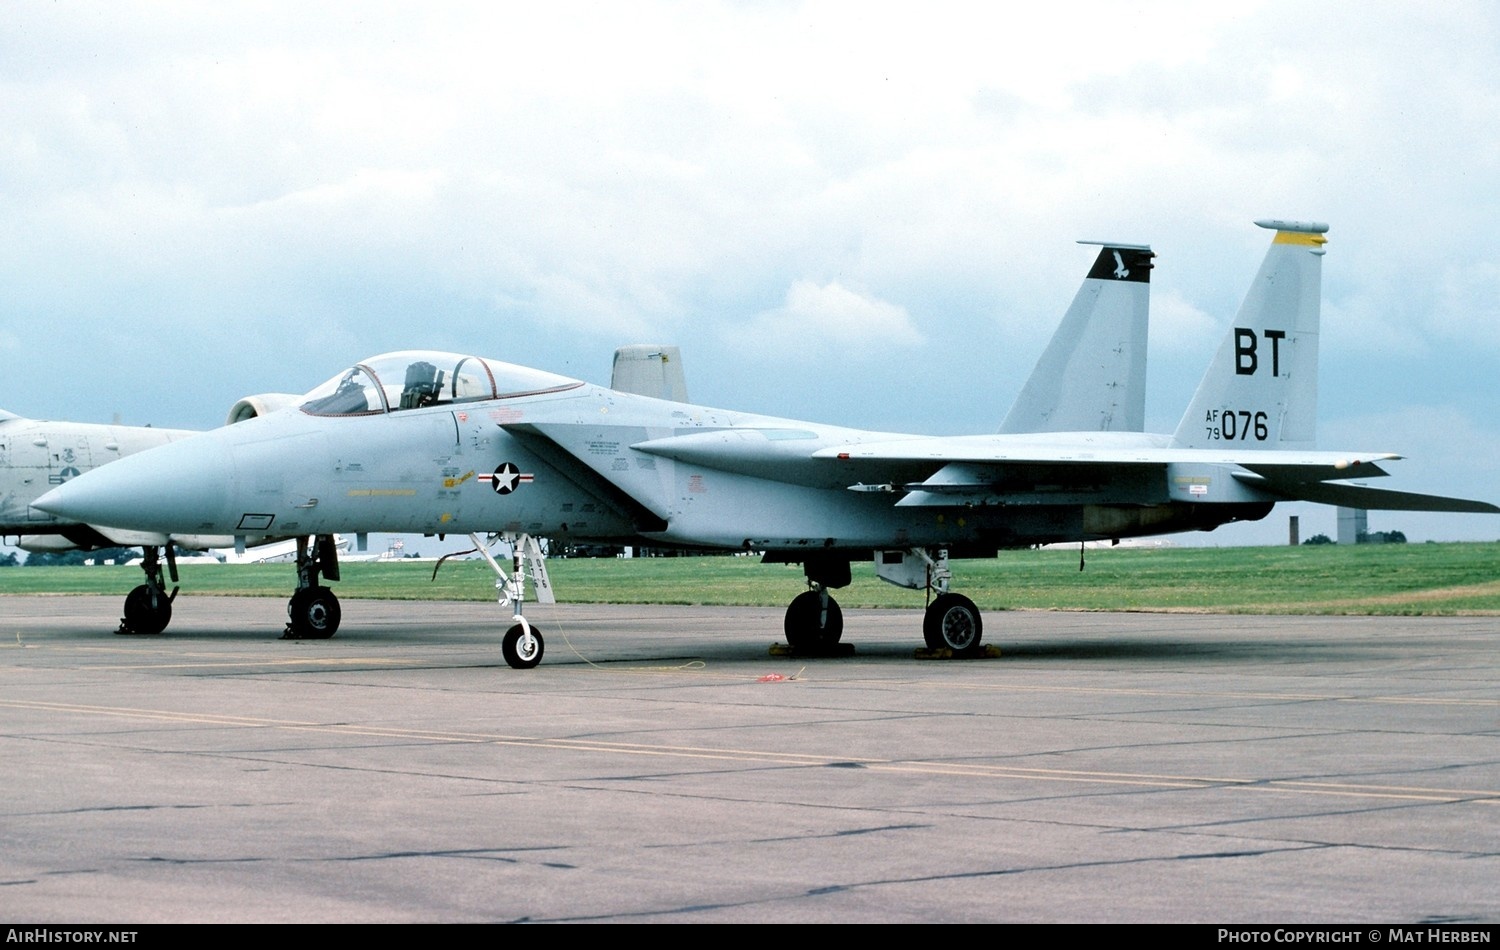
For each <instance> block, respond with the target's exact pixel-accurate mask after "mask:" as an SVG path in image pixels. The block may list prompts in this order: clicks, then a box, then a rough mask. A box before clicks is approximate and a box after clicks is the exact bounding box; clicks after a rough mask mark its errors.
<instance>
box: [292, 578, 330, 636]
mask: <svg viewBox="0 0 1500 950" xmlns="http://www.w3.org/2000/svg"><path fill="white" fill-rule="evenodd" d="M286 609H287V613H288V614H289V615H290V617H291V624H290V628H291V629H290V632H291V637H292V639H295V640H327V639H328V638H329V637H331V636H333V635H334V634H335V633H338V629H339V621H340V620H341V619H342V617H343V611H342V610H341V609H340V608H339V599H338V597H337V596H336V595H335V594H334V593H333V591H331V590H329V589H328V588H326V587H304V588H302V589H301V590H299V591H297V592H296V593H295V594H293V595H292V599H291V602H290V603H288V604H287V608H286Z"/></svg>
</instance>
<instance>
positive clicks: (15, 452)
mask: <svg viewBox="0 0 1500 950" xmlns="http://www.w3.org/2000/svg"><path fill="white" fill-rule="evenodd" d="M300 399H301V397H299V396H296V395H294V394H290V393H264V394H261V395H258V396H246V397H245V398H244V399H241V400H239V401H238V402H236V403H235V404H234V405H233V406H232V407H231V408H230V410H229V417H228V420H227V422H228V423H235V422H242V421H244V420H246V419H253V418H255V417H256V416H259V415H263V414H264V413H267V412H271V411H273V410H274V409H278V408H282V407H284V406H288V405H295V404H296V403H297V402H298V401H300ZM197 434H198V433H196V432H193V431H191V430H186V429H155V428H151V427H150V426H120V425H97V424H94V423H86V422H54V421H40V420H34V419H23V418H21V417H20V416H17V415H15V414H13V413H9V412H4V411H0V538H14V539H15V545H16V546H17V547H19V548H21V549H22V550H25V551H71V550H78V549H81V550H85V551H88V550H94V549H97V548H108V547H135V546H139V547H141V548H142V551H143V553H144V556H143V558H142V559H141V570H142V571H143V572H145V575H146V580H145V583H143V584H140V585H139V586H137V587H136V588H135V589H133V590H132V591H131V592H130V593H129V594H127V595H126V597H125V608H124V616H123V617H122V618H121V620H120V630H119V632H121V633H160V632H161V631H162V630H164V629H166V626H167V624H168V623H169V622H170V621H171V619H172V600H173V599H174V598H175V597H176V596H177V588H176V586H173V588H172V590H171V592H170V593H168V592H167V590H166V586H167V585H166V580H167V577H168V576H170V578H171V581H172V583H173V585H176V583H177V562H176V555H175V554H174V550H173V547H174V545H176V546H180V547H184V548H190V549H193V550H199V551H201V550H207V549H208V548H213V547H228V546H230V545H232V544H234V543H235V539H234V538H233V537H230V536H228V535H205V534H203V533H191V534H173V535H171V537H170V539H169V538H168V537H166V536H164V535H162V534H161V533H159V532H139V531H130V530H127V529H123V528H106V527H103V526H100V525H93V524H88V523H86V522H82V521H76V520H73V519H69V518H63V517H59V516H57V515H54V514H51V513H49V512H45V511H43V510H41V509H40V508H37V507H36V505H35V504H34V503H35V502H36V500H37V499H38V498H39V497H41V496H42V495H43V494H45V493H46V492H48V491H50V490H51V489H52V488H55V487H57V486H58V485H62V484H64V483H66V482H67V481H68V480H70V479H73V478H76V477H77V476H79V475H81V474H83V473H84V472H88V471H92V470H93V469H95V468H98V467H99V466H101V465H107V464H109V463H110V462H114V461H117V460H119V459H122V458H124V457H126V456H128V455H134V454H135V453H137V452H144V451H145V450H147V449H151V448H156V447H158V446H162V445H167V444H168V443H171V442H175V441H177V440H179V439H185V438H187V437H188V436H192V435H197ZM259 540H260V539H258V538H257V539H252V540H250V542H249V543H257V542H258V541H259ZM163 562H165V564H164V563H163Z"/></svg>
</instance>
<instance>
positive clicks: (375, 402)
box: [302, 350, 583, 416]
mask: <svg viewBox="0 0 1500 950" xmlns="http://www.w3.org/2000/svg"><path fill="white" fill-rule="evenodd" d="M582 385H583V384H582V383H580V382H578V381H577V380H574V379H568V378H567V377H565V376H554V375H553V374H551V373H544V372H542V371H541V370H536V369H528V368H526V367H524V366H513V365H512V364H510V363H500V362H496V361H494V360H486V359H481V358H480V357H477V356H462V355H460V354H458V353H440V352H436V351H432V350H406V351H403V352H400V353H386V354H384V355H382V356H377V357H374V358H373V359H368V360H365V361H364V362H362V363H356V364H355V365H354V366H353V367H351V368H350V369H348V370H345V371H344V372H342V373H340V374H339V375H337V376H335V377H333V378H332V379H330V380H329V381H328V382H326V383H324V384H323V385H321V386H319V387H318V388H316V389H314V390H313V391H312V392H310V393H308V394H307V397H306V398H305V399H304V400H303V402H302V411H303V412H305V413H308V414H309V415H314V416H359V415H370V414H373V413H384V412H400V411H401V410H403V409H418V408H420V407H422V406H435V405H438V404H440V403H458V402H474V401H477V400H480V399H506V398H514V397H516V396H533V395H537V394H539V393H552V392H561V391H562V390H565V389H573V388H575V387H578V386H582Z"/></svg>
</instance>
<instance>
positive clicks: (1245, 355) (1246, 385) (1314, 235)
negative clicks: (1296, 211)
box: [1173, 221, 1328, 449]
mask: <svg viewBox="0 0 1500 950" xmlns="http://www.w3.org/2000/svg"><path fill="white" fill-rule="evenodd" d="M1255 223H1256V224H1257V225H1259V226H1260V227H1263V228H1269V229H1271V230H1274V231H1275V232H1276V236H1275V237H1274V238H1272V239H1271V249H1270V250H1269V251H1267V252H1266V259H1265V260H1264V261H1263V262H1262V263H1261V265H1260V272H1259V273H1257V274H1256V275H1255V283H1254V284H1252V285H1251V287H1250V292H1249V293H1248V294H1246V295H1245V302H1244V303H1243V304H1241V305H1240V312H1239V314H1238V315H1237V316H1236V317H1235V318H1234V324H1233V325H1232V326H1231V327H1230V328H1229V333H1228V335H1227V336H1226V337H1225V338H1224V342H1223V343H1222V344H1221V345H1220V346H1219V351H1218V353H1216V354H1215V355H1214V358H1213V362H1212V363H1210V364H1209V366H1208V372H1207V373H1205V374H1204V376H1203V382H1201V383H1199V384H1198V391H1197V392H1196V393H1194V394H1193V401H1192V403H1191V404H1189V406H1188V410H1187V413H1186V414H1185V415H1183V417H1182V422H1181V423H1179V424H1178V426H1177V433H1176V435H1175V436H1174V437H1173V438H1174V440H1175V441H1176V443H1177V444H1178V445H1181V446H1185V447H1191V448H1218V447H1224V446H1227V445H1233V446H1234V447H1235V448H1252V449H1253V448H1263V449H1310V448H1313V447H1314V444H1315V442H1316V431H1317V414H1318V311H1319V305H1320V303H1321V298H1322V279H1323V245H1324V244H1325V243H1327V240H1328V239H1327V238H1325V237H1324V236H1323V234H1324V232H1326V231H1327V230H1328V225H1326V224H1307V223H1301V222H1295V221H1257V222H1255Z"/></svg>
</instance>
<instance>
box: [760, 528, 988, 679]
mask: <svg viewBox="0 0 1500 950" xmlns="http://www.w3.org/2000/svg"><path fill="white" fill-rule="evenodd" d="M802 569H803V571H804V572H805V573H806V574H807V584H808V588H809V589H808V590H807V591H805V592H804V593H801V594H798V595H797V597H796V598H795V599H793V600H792V602H791V604H790V605H789V606H788V607H787V609H786V620H785V622H784V623H783V628H784V629H785V631H786V642H787V646H789V647H791V649H792V651H793V652H794V653H806V654H814V655H818V654H821V655H827V654H831V653H834V652H836V648H837V646H838V643H839V638H840V636H842V635H843V632H844V614H843V611H842V610H840V609H839V605H838V602H837V601H835V600H834V599H833V598H832V597H831V596H829V594H828V591H829V589H830V588H834V589H837V588H840V587H847V586H848V585H849V580H850V570H849V561H848V560H847V559H843V558H837V557H830V556H826V555H824V556H818V557H809V558H807V559H805V560H804V561H803V562H802ZM875 573H876V575H877V576H879V577H880V579H881V580H883V581H888V582H889V583H892V584H895V585H896V586H898V587H906V588H909V589H911V590H926V591H929V592H936V593H937V596H936V597H934V598H933V600H932V602H931V603H930V604H928V605H927V611H926V613H925V614H924V615H923V617H922V639H923V641H924V642H925V643H926V645H927V649H928V650H930V651H932V652H933V653H942V654H946V655H950V656H955V657H976V656H982V655H984V654H983V647H981V646H980V639H981V637H982V636H983V633H984V622H983V620H982V618H981V617H980V614H979V608H978V607H976V606H974V602H973V601H972V600H970V599H969V598H967V597H965V596H963V595H962V594H953V593H949V591H948V582H949V581H950V580H951V579H952V577H953V574H952V572H950V571H949V570H948V552H947V551H944V550H940V549H933V550H926V549H922V548H913V549H910V550H907V551H876V552H875Z"/></svg>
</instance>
